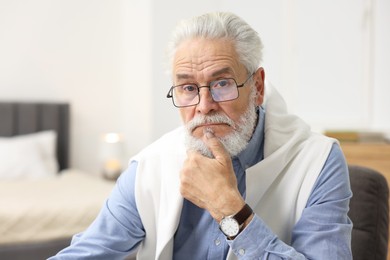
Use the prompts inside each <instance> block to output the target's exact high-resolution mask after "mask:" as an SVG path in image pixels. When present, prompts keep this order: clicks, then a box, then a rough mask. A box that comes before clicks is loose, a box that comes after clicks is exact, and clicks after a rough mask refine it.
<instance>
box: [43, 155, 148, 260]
mask: <svg viewBox="0 0 390 260" xmlns="http://www.w3.org/2000/svg"><path fill="white" fill-rule="evenodd" d="M136 169H137V163H136V162H132V163H131V164H130V165H129V167H128V168H127V169H126V170H125V171H124V172H123V173H122V174H121V176H120V177H119V179H118V181H117V183H116V185H115V187H114V189H113V190H112V192H111V194H110V196H109V198H108V199H107V200H106V202H105V203H104V205H103V207H102V209H101V211H100V213H99V215H98V216H97V218H96V219H95V220H94V222H93V223H92V224H91V225H90V226H89V227H88V229H87V230H85V231H84V232H82V233H79V234H77V235H75V236H74V237H73V239H72V243H71V245H70V246H69V247H67V248H65V249H63V250H62V251H60V252H59V253H58V254H57V255H56V256H53V257H51V258H49V259H50V260H56V259H94V260H95V259H102V260H103V259H124V258H125V257H126V256H127V255H129V254H132V253H133V252H135V251H136V249H137V246H138V244H139V243H140V242H141V241H142V239H143V238H144V236H145V231H144V229H143V226H142V222H141V219H140V216H139V214H138V211H137V207H136V203H135V196H134V186H135V174H136Z"/></svg>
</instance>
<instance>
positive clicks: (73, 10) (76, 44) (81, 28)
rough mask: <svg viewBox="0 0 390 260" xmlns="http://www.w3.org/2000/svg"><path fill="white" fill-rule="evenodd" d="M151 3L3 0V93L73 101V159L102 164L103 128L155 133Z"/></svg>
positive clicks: (88, 165)
mask: <svg viewBox="0 0 390 260" xmlns="http://www.w3.org/2000/svg"><path fill="white" fill-rule="evenodd" d="M149 5H150V3H149V1H145V0H142V1H141V0H139V1H131V2H130V1H105V0H94V1H87V0H81V1H79V0H66V1H65V0H64V1H52V0H36V1H28V0H16V1H14V0H0V99H1V100H43V101H45V100H57V101H66V102H70V104H71V109H72V111H71V126H72V128H71V140H72V143H71V165H72V166H73V167H77V168H81V169H84V170H87V171H90V172H97V171H98V169H99V164H98V161H97V160H98V149H99V140H100V135H101V134H102V133H105V132H111V131H115V132H123V133H124V135H125V137H126V141H127V144H128V145H127V147H126V148H127V149H126V152H127V155H126V157H128V155H129V154H133V153H135V152H136V151H138V150H139V149H140V148H141V147H142V146H144V145H145V144H146V143H148V142H149V140H150V134H149V131H150V130H149V129H151V123H150V122H151V115H150V107H151V100H150V94H149V92H150V85H151V83H150V66H151V65H150V64H151V53H150V47H149V45H150V43H151V39H150V35H151V33H150V31H151V29H150V6H149ZM134 136H136V138H134Z"/></svg>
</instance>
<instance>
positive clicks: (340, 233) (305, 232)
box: [228, 144, 352, 260]
mask: <svg viewBox="0 0 390 260" xmlns="http://www.w3.org/2000/svg"><path fill="white" fill-rule="evenodd" d="M351 197H352V192H351V188H350V184H349V173H348V167H347V163H346V161H345V158H344V156H343V154H342V151H341V149H340V147H339V145H338V144H334V145H333V146H332V149H331V152H330V154H329V156H328V158H327V161H326V162H325V165H324V167H323V169H322V171H321V173H320V175H319V177H318V179H317V181H316V183H315V185H314V188H313V190H312V192H311V194H310V197H309V199H308V202H307V205H306V207H305V208H304V210H303V212H302V215H301V218H300V219H299V221H298V222H297V223H296V225H295V226H294V228H293V232H292V240H291V245H287V244H286V243H284V242H283V241H281V240H280V239H278V238H277V236H276V235H275V234H274V233H273V232H272V231H271V229H270V228H269V227H268V226H267V225H266V224H265V223H264V222H263V221H262V220H261V218H260V217H258V216H257V215H255V216H254V218H253V219H252V221H251V222H250V223H249V225H248V226H247V227H246V228H245V229H244V230H243V231H242V232H241V233H240V234H239V235H238V236H237V237H236V238H235V239H234V240H232V241H228V243H229V245H230V247H231V249H232V250H233V252H234V254H235V255H237V257H238V258H239V259H267V260H274V259H275V260H276V259H278V260H279V259H324V260H325V259H352V253H351V231H352V223H351V221H350V219H349V218H348V216H347V213H348V210H349V200H350V198H351Z"/></svg>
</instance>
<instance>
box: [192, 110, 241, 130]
mask: <svg viewBox="0 0 390 260" xmlns="http://www.w3.org/2000/svg"><path fill="white" fill-rule="evenodd" d="M204 124H227V125H228V126H231V127H233V129H235V123H234V121H233V120H232V119H230V118H229V117H228V116H226V115H221V114H212V115H207V116H205V115H197V116H195V117H194V118H193V119H191V120H190V121H189V122H188V123H187V124H186V128H187V130H188V131H189V132H190V133H191V132H192V131H193V130H194V129H195V128H197V127H199V126H201V125H204Z"/></svg>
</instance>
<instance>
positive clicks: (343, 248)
mask: <svg viewBox="0 0 390 260" xmlns="http://www.w3.org/2000/svg"><path fill="white" fill-rule="evenodd" d="M259 111H260V117H259V118H260V120H259V123H258V125H257V127H256V129H255V133H254V135H253V137H252V139H251V141H250V142H249V144H248V146H247V148H246V149H245V150H244V151H243V152H241V153H240V154H239V155H238V156H237V157H234V158H233V167H234V171H235V174H236V177H237V183H238V188H239V190H240V192H241V194H242V196H243V197H245V191H246V186H245V169H247V168H249V167H250V166H252V165H254V164H256V163H258V162H259V161H261V160H262V159H263V140H264V115H265V113H264V111H263V109H260V110H259ZM136 170H137V163H135V162H132V163H131V164H130V165H129V167H128V169H126V171H125V172H124V173H123V174H122V175H121V176H120V178H119V179H118V181H117V184H116V186H115V188H114V189H113V191H112V193H111V195H110V196H109V198H108V199H107V201H106V202H105V204H104V205H103V208H102V210H101V212H100V213H99V215H98V217H97V218H96V219H95V221H94V222H93V223H92V224H91V226H90V227H89V228H88V229H87V230H86V231H85V232H83V233H80V234H77V235H75V236H74V237H73V240H72V244H71V246H69V247H68V248H66V249H64V250H62V251H61V252H60V253H59V254H57V256H55V257H52V258H50V259H123V258H124V257H125V256H126V255H128V254H129V253H133V252H135V251H136V249H137V246H138V245H139V244H140V242H141V241H142V240H143V238H144V236H145V231H144V229H143V226H142V222H141V219H140V217H139V214H138V211H137V206H136V203H135V197H134V183H135V174H136ZM351 196H352V192H351V190H350V186H349V175H348V168H347V164H346V162H345V159H344V156H343V154H342V152H341V149H340V147H339V146H338V145H337V144H334V145H333V147H332V149H331V152H330V154H329V157H328V159H327V161H326V163H325V165H324V167H323V169H322V171H321V173H320V175H319V177H318V179H317V181H316V183H315V185H314V188H313V190H312V192H311V194H310V197H309V199H308V202H307V205H306V207H305V209H304V211H303V214H302V216H301V218H300V220H299V221H298V223H297V224H296V225H295V227H294V229H293V233H292V239H291V245H287V244H285V243H284V242H283V241H281V240H279V239H278V238H277V237H276V235H275V234H273V232H272V231H271V230H270V229H269V228H268V227H267V225H266V224H265V223H264V222H263V221H262V220H261V218H259V217H258V216H256V215H255V216H254V218H253V219H252V221H251V222H250V224H249V225H248V226H247V227H246V228H245V229H244V230H243V231H242V232H241V233H240V234H239V235H238V236H237V237H236V238H235V239H234V240H227V239H226V237H225V236H224V235H223V233H222V232H221V231H220V230H219V225H218V223H216V221H215V220H214V219H213V218H212V217H211V216H210V214H209V213H208V212H207V211H205V210H203V209H200V208H198V207H197V206H195V205H194V204H192V203H191V202H189V201H187V200H184V203H183V209H182V213H181V218H180V223H179V226H178V229H177V231H176V234H175V237H174V253H173V259H178V260H181V259H186V260H190V259H199V260H205V259H226V256H227V253H228V250H229V248H231V249H232V250H233V252H234V253H235V254H236V255H237V256H238V258H239V259H327V260H329V259H343V260H344V259H352V256H351V249H350V243H351V230H352V224H351V221H350V220H349V218H348V217H347V211H348V209H349V200H350V198H351Z"/></svg>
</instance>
